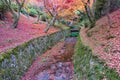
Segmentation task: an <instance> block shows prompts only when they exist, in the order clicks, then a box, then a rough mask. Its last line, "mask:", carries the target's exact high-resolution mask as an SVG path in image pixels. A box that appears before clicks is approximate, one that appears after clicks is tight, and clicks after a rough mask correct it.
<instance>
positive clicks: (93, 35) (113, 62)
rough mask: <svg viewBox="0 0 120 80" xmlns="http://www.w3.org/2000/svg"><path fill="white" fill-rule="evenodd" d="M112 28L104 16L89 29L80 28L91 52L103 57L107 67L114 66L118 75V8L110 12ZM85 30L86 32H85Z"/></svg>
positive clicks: (119, 21) (119, 37) (119, 54)
mask: <svg viewBox="0 0 120 80" xmlns="http://www.w3.org/2000/svg"><path fill="white" fill-rule="evenodd" d="M110 16H111V20H112V26H113V27H112V28H109V26H108V23H107V18H106V16H104V17H103V18H101V19H100V20H98V21H97V23H96V26H95V27H94V28H92V29H90V30H88V29H86V28H82V29H81V36H82V38H83V40H84V43H86V44H89V45H90V47H91V48H92V49H93V53H95V54H98V55H99V56H100V58H101V59H104V60H105V62H106V65H107V66H109V68H116V70H117V72H118V73H119V75H120V9H119V10H117V11H115V12H113V13H111V14H110ZM86 32H87V33H86Z"/></svg>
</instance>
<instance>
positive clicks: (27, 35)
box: [0, 13, 59, 53]
mask: <svg viewBox="0 0 120 80" xmlns="http://www.w3.org/2000/svg"><path fill="white" fill-rule="evenodd" d="M11 16H12V15H11V14H10V13H7V16H6V18H5V20H0V53H1V52H5V51H7V49H9V48H14V47H15V46H17V45H19V44H21V43H23V42H27V41H29V40H30V39H33V38H35V37H38V36H44V35H48V34H51V33H54V32H56V31H58V30H59V29H58V28H55V27H51V28H50V30H49V31H48V32H47V33H44V29H45V28H46V25H45V23H42V22H40V24H35V22H36V20H35V19H34V18H31V17H29V18H27V17H26V16H24V15H21V17H20V20H19V23H18V26H17V28H15V29H12V28H11V25H12V23H13V18H12V17H11Z"/></svg>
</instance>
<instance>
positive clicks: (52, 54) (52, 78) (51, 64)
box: [22, 38, 76, 80]
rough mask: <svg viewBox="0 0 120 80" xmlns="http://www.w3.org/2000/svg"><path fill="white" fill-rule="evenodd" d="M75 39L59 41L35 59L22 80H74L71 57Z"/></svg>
mask: <svg viewBox="0 0 120 80" xmlns="http://www.w3.org/2000/svg"><path fill="white" fill-rule="evenodd" d="M75 43H76V38H67V39H66V40H65V41H64V40H61V41H60V42H59V43H58V44H56V45H55V46H54V47H53V48H52V49H50V50H48V51H47V52H45V53H44V54H43V55H41V56H39V57H38V58H36V60H35V61H34V63H33V64H32V66H31V67H30V68H29V70H28V72H27V73H26V74H25V76H24V77H23V78H22V80H76V79H75V75H74V67H73V63H72V56H73V54H74V46H75Z"/></svg>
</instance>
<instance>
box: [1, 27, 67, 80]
mask: <svg viewBox="0 0 120 80" xmlns="http://www.w3.org/2000/svg"><path fill="white" fill-rule="evenodd" d="M68 34H69V29H64V30H61V31H58V32H56V33H52V34H49V35H46V36H42V37H38V38H35V39H32V40H30V41H28V42H25V43H23V44H21V45H19V46H17V47H16V48H14V49H11V50H9V51H8V52H7V53H3V54H1V55H0V80H20V79H21V77H22V76H23V75H24V73H25V72H26V71H27V70H28V68H29V67H30V65H31V64H32V62H33V61H34V59H35V58H36V57H37V56H39V55H41V54H42V53H43V52H45V51H46V50H48V49H50V48H51V47H52V46H53V45H55V44H56V43H57V42H58V41H59V40H61V39H63V38H65V37H66V36H67V35H68Z"/></svg>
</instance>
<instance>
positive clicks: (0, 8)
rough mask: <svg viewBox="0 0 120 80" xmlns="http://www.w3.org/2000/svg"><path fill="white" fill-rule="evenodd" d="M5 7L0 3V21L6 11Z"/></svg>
mask: <svg viewBox="0 0 120 80" xmlns="http://www.w3.org/2000/svg"><path fill="white" fill-rule="evenodd" d="M7 9H8V8H7V5H5V4H4V3H3V2H2V1H0V19H4V16H5V12H6V11H7Z"/></svg>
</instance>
